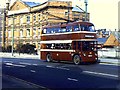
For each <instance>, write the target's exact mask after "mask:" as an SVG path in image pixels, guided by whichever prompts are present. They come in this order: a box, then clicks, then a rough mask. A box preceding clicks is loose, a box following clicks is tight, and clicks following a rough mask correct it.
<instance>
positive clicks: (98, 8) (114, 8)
mask: <svg viewBox="0 0 120 90" xmlns="http://www.w3.org/2000/svg"><path fill="white" fill-rule="evenodd" d="M0 1H2V3H0V4H1V5H0V6H1V7H3V6H4V3H5V1H7V0H0ZM14 1H15V0H11V4H12V3H13V2H14ZM24 1H32V2H39V3H42V2H45V1H47V0H24ZM64 1H72V3H73V6H76V5H78V6H80V7H81V8H82V9H85V5H84V0H64ZM87 1H88V12H89V13H90V22H92V23H93V24H94V25H95V28H96V29H107V30H111V31H114V30H115V29H117V30H118V2H119V1H120V0H87Z"/></svg>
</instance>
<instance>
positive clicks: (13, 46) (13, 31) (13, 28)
mask: <svg viewBox="0 0 120 90" xmlns="http://www.w3.org/2000/svg"><path fill="white" fill-rule="evenodd" d="M12 18H13V26H12V56H13V53H14V14H13V17H12Z"/></svg>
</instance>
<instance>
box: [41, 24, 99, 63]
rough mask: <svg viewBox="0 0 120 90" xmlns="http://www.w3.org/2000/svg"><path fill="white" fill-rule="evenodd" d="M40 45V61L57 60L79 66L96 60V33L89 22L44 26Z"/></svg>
mask: <svg viewBox="0 0 120 90" xmlns="http://www.w3.org/2000/svg"><path fill="white" fill-rule="evenodd" d="M40 44H41V49H40V59H42V60H46V61H48V62H51V61H53V60H57V61H73V62H74V63H75V64H80V63H81V62H96V61H97V60H98V53H97V37H96V32H95V28H94V25H93V24H92V23H90V22H72V23H68V24H60V25H51V26H50V25H49V26H45V27H43V30H42V34H41V41H40Z"/></svg>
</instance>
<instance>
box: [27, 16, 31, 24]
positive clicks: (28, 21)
mask: <svg viewBox="0 0 120 90" xmlns="http://www.w3.org/2000/svg"><path fill="white" fill-rule="evenodd" d="M27 23H30V16H29V15H28V16H27Z"/></svg>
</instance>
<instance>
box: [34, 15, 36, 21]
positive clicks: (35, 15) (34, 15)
mask: <svg viewBox="0 0 120 90" xmlns="http://www.w3.org/2000/svg"><path fill="white" fill-rule="evenodd" d="M33 21H34V22H35V21H36V14H35V15H34V16H33Z"/></svg>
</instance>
